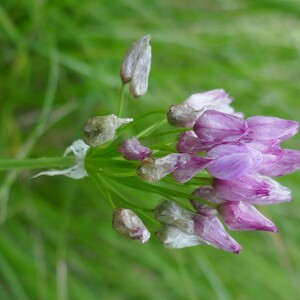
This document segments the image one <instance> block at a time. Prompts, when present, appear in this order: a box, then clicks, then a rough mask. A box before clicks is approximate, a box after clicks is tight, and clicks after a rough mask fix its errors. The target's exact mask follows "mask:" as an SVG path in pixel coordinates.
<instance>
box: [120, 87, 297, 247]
mask: <svg viewBox="0 0 300 300" xmlns="http://www.w3.org/2000/svg"><path fill="white" fill-rule="evenodd" d="M231 101H232V99H231V98H230V97H229V96H228V94H227V93H225V91H223V90H221V89H218V90H213V91H209V92H205V93H199V94H194V95H192V96H191V97H189V98H188V99H187V100H186V101H185V102H184V103H183V104H181V105H173V106H172V107H171V108H170V110H169V112H168V121H169V123H170V124H171V125H175V126H179V127H188V126H193V128H192V129H193V130H188V129H187V131H185V132H183V133H181V134H180V135H179V140H178V143H177V146H176V149H177V151H178V153H171V154H168V155H167V156H164V157H152V156H151V151H150V149H149V148H146V149H147V151H145V149H144V148H143V147H144V146H142V145H141V144H140V143H139V142H138V140H137V139H136V138H133V139H131V140H127V141H126V142H124V143H123V145H122V147H121V148H120V151H121V152H122V153H123V156H124V158H126V159H128V157H130V152H132V153H133V152H134V157H135V159H139V160H141V163H140V166H139V167H138V170H137V173H138V175H139V176H140V177H142V178H144V179H145V180H147V181H158V180H161V179H162V178H163V177H165V176H166V175H168V174H170V173H172V174H173V176H174V178H175V180H177V181H178V182H180V183H185V182H187V181H189V180H190V179H191V178H193V177H194V176H196V175H197V174H198V173H199V172H200V171H201V170H203V169H206V170H207V172H208V173H209V174H210V175H211V176H212V177H213V180H212V185H211V186H200V187H199V188H197V189H196V190H195V191H194V192H193V193H192V196H193V197H192V198H193V199H195V197H197V198H199V200H200V201H201V199H204V200H206V201H208V202H210V203H211V206H209V205H204V204H201V202H199V201H196V200H192V201H191V202H192V205H193V207H194V209H195V210H196V212H192V211H190V212H188V211H186V210H184V209H182V208H180V207H178V205H177V204H175V203H173V202H170V201H165V202H162V203H160V204H159V205H158V207H157V208H156V209H155V216H156V218H157V220H158V221H160V222H161V223H162V224H163V226H162V228H161V230H160V231H159V233H158V235H159V238H160V240H161V242H162V243H163V244H164V245H165V246H167V247H169V248H180V247H186V246H192V245H195V244H209V245H212V246H214V247H217V248H221V249H223V250H226V251H232V252H234V253H238V252H239V251H240V249H241V248H240V246H239V245H238V244H237V243H236V242H235V241H234V240H233V239H232V238H231V237H230V236H229V234H228V233H227V232H226V231H225V229H224V227H223V225H222V223H221V222H220V220H219V219H218V215H219V217H220V218H221V219H222V220H223V222H224V223H225V224H226V225H227V227H228V228H229V229H230V230H264V231H271V232H277V231H278V229H277V228H276V226H275V225H274V224H273V223H272V222H271V221H270V220H268V219H267V218H266V217H264V216H263V215H262V214H261V213H260V212H259V211H258V210H257V209H256V208H255V207H254V206H253V204H277V203H281V202H287V201H290V200H291V191H290V190H289V189H288V188H287V187H284V186H282V185H280V184H279V183H278V182H276V181H275V180H274V179H273V178H272V177H276V176H282V175H286V174H289V173H291V172H293V171H295V170H298V169H299V168H300V152H299V151H296V150H290V149H283V148H282V147H281V143H282V142H283V141H285V140H287V139H288V138H290V137H292V136H293V135H295V134H296V133H297V131H298V127H299V124H298V123H297V122H295V121H290V120H283V119H279V118H275V117H266V116H255V117H251V118H248V119H244V118H243V114H242V113H236V112H234V109H233V108H232V107H231V106H230V103H231ZM138 153H140V155H139V154H138ZM145 153H146V154H147V155H145ZM131 156H132V155H131Z"/></svg>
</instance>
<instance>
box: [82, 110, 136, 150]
mask: <svg viewBox="0 0 300 300" xmlns="http://www.w3.org/2000/svg"><path fill="white" fill-rule="evenodd" d="M132 121H133V119H129V118H118V117H116V116H115V115H107V116H98V117H93V118H90V119H89V120H88V121H87V122H86V123H84V125H83V132H84V141H85V143H87V144H88V145H90V146H100V145H103V144H105V143H106V142H108V141H110V140H112V139H113V138H114V136H115V133H116V130H117V129H118V128H119V127H120V126H122V125H123V124H126V123H129V122H132Z"/></svg>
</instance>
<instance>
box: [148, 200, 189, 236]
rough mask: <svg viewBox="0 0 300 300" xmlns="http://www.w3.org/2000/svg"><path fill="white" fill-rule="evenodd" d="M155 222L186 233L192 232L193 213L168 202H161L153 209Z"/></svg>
mask: <svg viewBox="0 0 300 300" xmlns="http://www.w3.org/2000/svg"><path fill="white" fill-rule="evenodd" d="M153 212H154V216H155V218H156V220H158V221H159V222H161V223H164V224H166V225H172V226H176V227H178V228H180V229H181V230H183V231H185V232H186V233H193V232H194V222H193V218H192V217H193V213H192V212H191V211H188V210H186V209H184V208H182V207H181V206H179V205H178V204H176V203H175V202H173V201H170V200H163V201H161V202H160V203H159V204H158V205H157V206H156V207H155V209H154V211H153Z"/></svg>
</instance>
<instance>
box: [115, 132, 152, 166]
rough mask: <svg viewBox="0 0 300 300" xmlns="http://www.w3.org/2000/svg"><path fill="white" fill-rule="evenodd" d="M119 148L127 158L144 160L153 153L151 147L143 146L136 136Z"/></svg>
mask: <svg viewBox="0 0 300 300" xmlns="http://www.w3.org/2000/svg"><path fill="white" fill-rule="evenodd" d="M119 150H120V152H121V153H122V154H123V157H124V158H125V159H127V160H142V159H145V158H147V157H149V156H150V155H151V154H152V151H151V149H150V148H148V147H145V146H143V145H142V144H141V143H140V141H139V140H138V139H137V138H136V137H133V138H131V139H128V140H125V141H124V142H123V143H122V144H121V146H120V149H119Z"/></svg>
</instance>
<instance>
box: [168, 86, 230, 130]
mask: <svg viewBox="0 0 300 300" xmlns="http://www.w3.org/2000/svg"><path fill="white" fill-rule="evenodd" d="M231 102H232V98H231V97H229V95H228V94H227V93H226V92H225V91H224V90H222V89H215V90H211V91H208V92H203V93H198V94H193V95H191V96H190V97H189V98H187V99H186V100H185V101H184V102H183V104H178V105H172V106H171V108H170V110H169V112H168V122H169V124H171V125H174V126H179V127H191V126H193V125H194V123H195V122H196V120H197V119H198V117H199V116H201V114H202V113H203V112H204V111H205V110H211V109H213V110H217V111H221V112H224V113H228V114H233V113H234V110H233V108H232V107H231V106H230V103H231Z"/></svg>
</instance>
